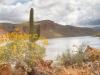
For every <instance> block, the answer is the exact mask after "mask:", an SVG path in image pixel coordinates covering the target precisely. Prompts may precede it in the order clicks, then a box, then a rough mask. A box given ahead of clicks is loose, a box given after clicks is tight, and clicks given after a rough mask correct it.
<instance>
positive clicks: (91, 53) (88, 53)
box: [83, 45, 100, 63]
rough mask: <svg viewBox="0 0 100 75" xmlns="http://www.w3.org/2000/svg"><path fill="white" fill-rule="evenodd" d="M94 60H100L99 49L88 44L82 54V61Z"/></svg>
mask: <svg viewBox="0 0 100 75" xmlns="http://www.w3.org/2000/svg"><path fill="white" fill-rule="evenodd" d="M95 60H100V49H97V48H93V47H90V46H89V45H88V46H87V49H86V50H85V52H84V55H83V61H84V62H85V63H87V62H94V61H95Z"/></svg>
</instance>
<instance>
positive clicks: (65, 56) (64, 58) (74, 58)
mask: <svg viewBox="0 0 100 75" xmlns="http://www.w3.org/2000/svg"><path fill="white" fill-rule="evenodd" d="M87 44H88V43H87V42H86V43H85V42H83V43H82V44H81V45H79V46H77V45H73V46H74V47H76V48H77V51H75V52H73V51H72V50H71V49H69V48H68V49H67V50H66V51H65V52H63V53H62V54H61V55H58V56H57V58H56V60H57V61H59V62H61V63H60V65H64V66H65V67H67V66H70V65H73V64H77V65H79V66H80V65H81V64H82V62H83V54H84V51H85V49H86V46H87Z"/></svg>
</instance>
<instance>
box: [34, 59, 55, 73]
mask: <svg viewBox="0 0 100 75" xmlns="http://www.w3.org/2000/svg"><path fill="white" fill-rule="evenodd" d="M52 63H53V61H52V60H43V59H40V62H39V64H38V66H36V67H35V70H36V72H37V74H38V75H52V73H53V71H54V69H53V67H52V66H51V64H52Z"/></svg>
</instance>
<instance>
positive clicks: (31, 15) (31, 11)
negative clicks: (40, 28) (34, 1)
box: [29, 8, 34, 41]
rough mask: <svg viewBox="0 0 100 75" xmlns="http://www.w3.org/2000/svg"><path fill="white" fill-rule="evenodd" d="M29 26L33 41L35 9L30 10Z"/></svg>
mask: <svg viewBox="0 0 100 75" xmlns="http://www.w3.org/2000/svg"><path fill="white" fill-rule="evenodd" d="M29 25H30V31H29V33H30V34H31V37H30V41H32V40H33V35H34V10H33V8H31V9H30V19H29Z"/></svg>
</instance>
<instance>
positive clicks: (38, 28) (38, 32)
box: [37, 24, 40, 38]
mask: <svg viewBox="0 0 100 75" xmlns="http://www.w3.org/2000/svg"><path fill="white" fill-rule="evenodd" d="M37 35H38V38H39V37H40V24H38V27H37Z"/></svg>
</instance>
